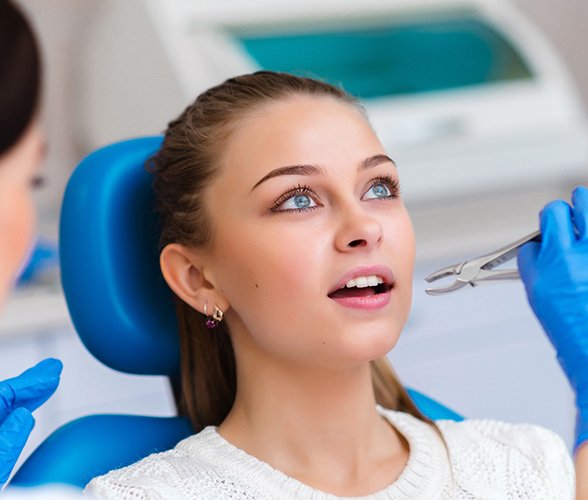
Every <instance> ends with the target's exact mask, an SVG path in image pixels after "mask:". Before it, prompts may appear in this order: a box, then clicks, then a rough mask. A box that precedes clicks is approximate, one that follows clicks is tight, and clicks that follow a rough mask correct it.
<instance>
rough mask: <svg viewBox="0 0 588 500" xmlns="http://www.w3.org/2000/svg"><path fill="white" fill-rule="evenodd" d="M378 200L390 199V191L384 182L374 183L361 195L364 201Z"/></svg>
mask: <svg viewBox="0 0 588 500" xmlns="http://www.w3.org/2000/svg"><path fill="white" fill-rule="evenodd" d="M378 198H392V191H391V190H390V187H389V186H388V185H387V184H385V183H384V182H376V183H375V184H372V187H370V188H369V189H368V190H367V191H366V193H365V194H364V195H363V199H364V200H374V199H378Z"/></svg>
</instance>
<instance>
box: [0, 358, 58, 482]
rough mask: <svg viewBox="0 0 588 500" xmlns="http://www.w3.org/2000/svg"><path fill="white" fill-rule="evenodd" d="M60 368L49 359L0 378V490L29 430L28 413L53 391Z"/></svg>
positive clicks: (45, 399)
mask: <svg viewBox="0 0 588 500" xmlns="http://www.w3.org/2000/svg"><path fill="white" fill-rule="evenodd" d="M61 369H62V364H61V361H58V360H57V359H52V358H49V359H46V360H44V361H41V362H40V363H38V364H37V365H35V366H33V367H32V368H29V369H28V370H26V371H25V372H23V373H21V374H20V375H19V376H18V377H14V378H11V379H7V380H4V381H0V489H1V488H2V486H3V485H4V483H6V481H7V480H8V477H9V476H10V472H11V471H12V468H13V467H14V464H15V463H16V461H17V459H18V457H19V455H20V452H21V451H22V449H23V447H24V445H25V443H26V441H27V439H28V437H29V434H30V433H31V430H32V429H33V425H34V422H35V421H34V418H33V416H32V415H31V412H32V411H34V410H36V409H37V408H38V407H39V406H41V405H42V404H43V403H44V402H45V401H47V400H48V399H49V398H50V397H51V395H52V394H53V393H54V392H55V389H57V386H58V384H59V376H60V374H61Z"/></svg>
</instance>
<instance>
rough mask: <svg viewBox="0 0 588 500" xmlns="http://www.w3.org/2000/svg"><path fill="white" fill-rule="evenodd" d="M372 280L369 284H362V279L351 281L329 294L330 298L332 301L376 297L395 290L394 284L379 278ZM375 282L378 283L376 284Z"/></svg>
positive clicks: (372, 278)
mask: <svg viewBox="0 0 588 500" xmlns="http://www.w3.org/2000/svg"><path fill="white" fill-rule="evenodd" d="M370 278H371V281H368V283H365V281H363V282H362V281H361V280H362V279H361V278H360V279H358V280H350V282H348V283H347V284H345V285H343V286H342V287H341V288H339V289H337V290H335V291H333V292H331V293H329V294H328V296H329V297H330V298H331V299H339V298H351V297H371V296H374V295H380V294H382V293H387V292H389V291H390V290H391V289H392V288H394V284H393V283H385V282H384V280H383V279H382V278H379V277H370ZM370 278H367V279H368V280H370ZM374 281H377V282H376V283H374ZM358 282H359V283H358Z"/></svg>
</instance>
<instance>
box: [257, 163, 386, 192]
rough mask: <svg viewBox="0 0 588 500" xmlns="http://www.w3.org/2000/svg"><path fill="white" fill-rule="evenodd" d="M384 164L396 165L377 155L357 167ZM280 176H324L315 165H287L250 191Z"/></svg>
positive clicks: (274, 171) (364, 167)
mask: <svg viewBox="0 0 588 500" xmlns="http://www.w3.org/2000/svg"><path fill="white" fill-rule="evenodd" d="M384 162H390V163H392V164H393V165H396V164H395V163H394V161H393V160H392V158H390V157H389V156H387V155H384V154H377V155H374V156H370V157H368V158H365V159H364V160H363V161H362V162H361V164H360V165H359V169H360V170H365V169H369V168H373V167H376V166H378V165H380V164H381V163H384ZM280 175H325V171H324V170H323V169H322V168H321V167H319V166H317V165H288V166H286V167H279V168H275V169H274V170H272V171H270V172H268V173H267V174H266V175H264V176H263V177H262V178H261V179H259V180H258V181H257V182H256V183H255V186H253V187H252V188H251V191H253V190H254V189H255V188H256V187H257V186H259V185H260V184H261V183H263V182H265V181H267V180H268V179H271V178H272V177H278V176H280Z"/></svg>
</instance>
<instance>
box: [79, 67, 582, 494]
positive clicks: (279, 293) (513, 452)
mask: <svg viewBox="0 0 588 500" xmlns="http://www.w3.org/2000/svg"><path fill="white" fill-rule="evenodd" d="M152 168H153V170H154V187H155V191H156V195H157V200H158V207H159V210H160V214H161V219H162V233H161V248H162V251H161V268H162V271H163V274H164V277H165V279H166V281H167V282H168V284H169V285H170V287H171V288H172V289H173V291H174V292H175V294H176V295H177V297H178V307H177V311H178V317H179V323H180V330H181V332H180V334H181V351H182V353H181V354H182V391H183V395H182V405H183V408H182V410H183V411H184V413H185V414H187V415H189V417H190V418H191V420H192V423H193V425H194V429H195V431H196V433H195V434H194V435H193V436H191V437H189V438H187V439H185V440H184V441H182V442H180V443H179V444H178V445H177V446H176V447H175V448H174V449H172V450H169V451H167V452H164V453H159V454H155V455H152V456H149V457H147V458H145V459H143V460H141V461H140V462H138V463H136V464H134V465H131V466H129V467H126V468H124V469H120V470H116V471H113V472H110V473H109V474H107V475H105V476H102V477H99V478H96V479H94V480H93V481H92V482H91V483H90V484H89V486H88V488H87V491H89V492H90V493H91V494H93V495H95V496H96V497H98V498H117V499H119V498H128V499H139V498H198V499H227V498H239V499H245V498H248V499H289V498H312V499H325V500H326V499H334V498H338V497H369V498H373V499H384V498H396V499H416V498H423V499H433V498H443V499H449V498H451V499H462V498H463V499H466V498H467V499H470V498H529V499H547V498H549V499H556V498H566V499H569V498H572V497H573V494H574V493H573V492H574V473H573V465H572V461H571V458H570V456H569V454H568V452H567V450H566V448H565V446H564V444H563V442H562V441H561V439H560V438H559V437H558V436H556V435H555V434H553V433H552V432H550V431H548V430H546V429H542V428H539V427H536V426H532V425H513V424H508V423H502V422H495V421H480V420H466V421H464V422H461V423H456V422H451V421H439V422H437V423H433V422H431V421H429V420H428V419H427V418H425V417H424V416H423V415H422V414H421V413H420V412H419V411H418V410H417V408H416V407H415V406H414V405H413V404H412V402H411V400H410V399H409V397H408V395H407V393H406V392H405V391H404V389H403V388H402V386H401V384H400V383H399V382H398V380H397V379H396V377H395V376H394V374H393V372H392V370H391V368H390V366H389V365H388V363H387V361H386V354H387V353H388V352H389V351H390V350H391V349H392V348H393V347H394V345H395V344H396V342H397V340H398V337H399V335H400V333H401V331H402V328H403V326H404V323H405V321H406V319H407V315H408V313H409V309H410V305H411V295H412V289H411V287H412V273H413V262H414V256H415V243H414V234H413V229H412V225H411V221H410V218H409V215H408V213H407V211H406V208H405V206H404V204H403V202H402V198H401V197H400V186H399V179H398V172H397V169H396V165H395V163H394V161H393V160H392V159H391V158H390V157H389V156H388V155H387V152H386V151H385V150H384V148H383V146H382V144H381V143H380V141H379V140H378V138H377V137H376V135H375V133H374V131H373V130H372V128H371V127H370V124H369V122H368V120H367V117H366V116H365V113H364V111H363V110H362V108H361V107H360V106H359V104H358V102H357V101H356V100H355V99H354V98H352V97H350V96H349V95H347V94H345V93H344V92H343V91H341V90H340V89H338V88H335V87H333V86H330V85H327V84H325V83H322V82H318V81H314V80H311V79H306V78H298V77H294V76H291V75H286V74H276V73H271V72H259V73H255V74H252V75H244V76H241V77H237V78H233V79H231V80H228V81H226V82H224V83H223V84H221V85H219V86H217V87H214V88H212V89H210V90H208V91H206V92H204V93H203V94H201V95H200V96H199V97H198V98H197V99H196V101H195V102H194V103H193V104H192V105H190V106H189V107H188V108H187V109H186V110H185V111H184V112H183V113H182V114H181V116H180V117H179V118H177V119H176V120H175V121H173V122H172V123H170V125H169V127H168V129H167V131H166V134H165V141H164V144H163V147H162V149H161V151H159V153H158V154H157V156H156V157H155V158H154V159H153V161H152Z"/></svg>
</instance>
